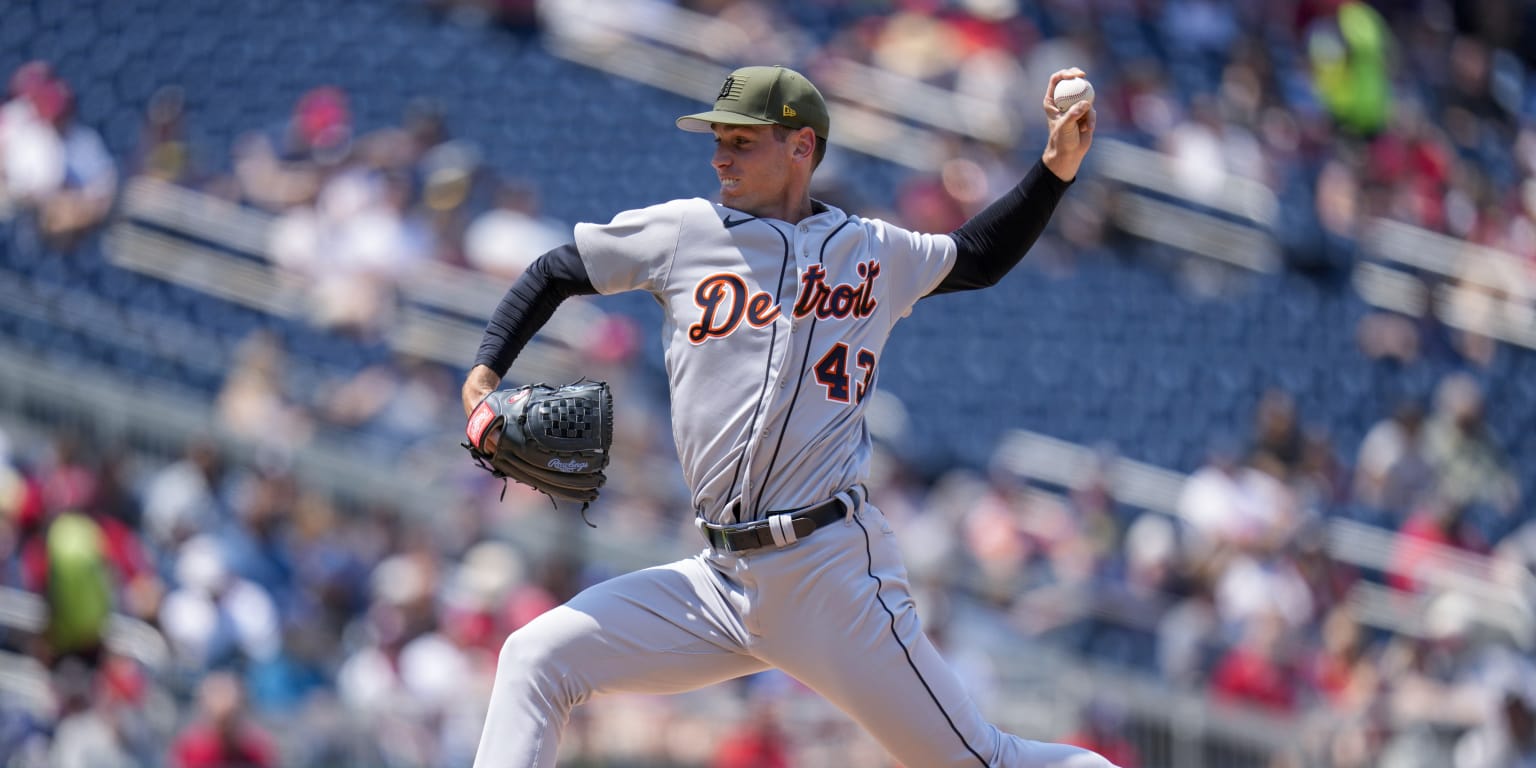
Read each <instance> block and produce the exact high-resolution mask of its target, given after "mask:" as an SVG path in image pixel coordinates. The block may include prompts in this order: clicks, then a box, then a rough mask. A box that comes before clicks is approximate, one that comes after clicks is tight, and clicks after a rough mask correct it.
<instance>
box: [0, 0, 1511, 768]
mask: <svg viewBox="0 0 1536 768" xmlns="http://www.w3.org/2000/svg"><path fill="white" fill-rule="evenodd" d="M748 63H754V64H755V63H783V64H787V65H790V66H794V67H796V68H798V69H800V70H801V71H803V72H805V73H807V74H808V75H809V76H810V77H811V78H812V79H813V80H814V81H815V82H817V83H818V84H819V85H820V86H821V88H822V90H823V91H824V92H825V93H826V95H827V96H828V98H829V101H830V102H831V104H832V107H833V126H834V130H833V148H832V151H831V153H830V154H829V156H828V159H827V162H826V163H825V164H824V165H823V167H822V169H821V171H820V172H819V173H818V185H817V189H816V190H815V194H816V195H817V196H818V197H820V198H821V199H824V200H826V201H828V202H829V203H832V204H834V205H838V206H840V207H843V208H844V209H846V210H849V211H852V212H858V213H861V214H863V215H866V216H870V217H883V218H887V219H890V220H892V221H895V222H897V223H899V224H902V225H904V226H906V227H909V228H913V229H918V230H924V231H949V230H950V229H952V228H954V227H955V226H957V225H958V224H960V223H961V222H962V221H964V220H965V219H966V218H967V217H968V216H969V215H971V214H972V213H974V212H975V211H977V210H979V208H980V207H981V206H984V205H985V204H986V203H987V202H989V201H990V200H991V199H993V198H994V197H995V196H997V195H999V194H1001V193H1002V192H1004V191H1005V190H1007V189H1008V188H1009V187H1010V186H1011V185H1012V184H1013V183H1014V182H1015V181H1016V180H1017V179H1018V178H1019V177H1020V175H1021V174H1022V172H1023V171H1024V169H1026V168H1027V167H1028V166H1029V165H1030V164H1031V163H1032V162H1033V161H1034V160H1035V159H1036V158H1037V157H1038V155H1039V151H1040V148H1041V146H1042V145H1043V141H1044V130H1043V129H1044V121H1043V118H1042V116H1041V114H1040V111H1039V100H1040V98H1041V92H1042V91H1043V89H1044V84H1045V82H1046V80H1047V78H1048V76H1049V73H1050V72H1051V71H1053V70H1055V69H1057V68H1059V67H1063V66H1081V67H1083V68H1084V69H1085V70H1086V71H1087V72H1088V73H1089V75H1090V77H1091V78H1092V80H1093V82H1094V84H1095V86H1096V88H1097V92H1098V102H1097V109H1098V115H1099V128H1098V135H1097V138H1096V141H1095V145H1094V149H1093V151H1092V154H1091V155H1090V165H1089V166H1088V168H1087V169H1086V170H1085V172H1084V173H1083V174H1082V176H1080V177H1079V179H1078V181H1077V182H1076V184H1075V185H1074V187H1073V189H1072V190H1071V192H1070V194H1069V195H1068V196H1067V198H1066V199H1065V201H1064V202H1063V203H1062V205H1061V207H1060V209H1059V210H1058V211H1057V213H1056V216H1055V219H1054V221H1053V223H1052V226H1051V228H1050V229H1049V230H1048V232H1047V234H1046V235H1045V236H1044V237H1043V238H1042V239H1041V241H1040V242H1039V243H1038V244H1037V245H1036V246H1035V248H1034V250H1033V252H1032V253H1031V255H1030V256H1029V258H1028V259H1027V260H1026V262H1025V263H1024V264H1023V265H1021V266H1020V267H1019V268H1018V269H1016V270H1014V272H1013V273H1012V274H1010V275H1009V276H1008V278H1007V279H1006V280H1004V281H1003V282H1002V284H1000V285H999V286H997V287H995V288H993V289H990V290H987V291H983V292H980V293H973V294H961V295H951V296H944V297H937V298H934V299H931V300H927V301H924V302H922V303H920V304H919V305H918V307H917V309H916V310H915V312H914V313H913V315H912V317H911V318H910V319H908V320H907V321H906V322H904V323H903V324H902V325H901V326H900V327H899V329H898V330H897V332H896V334H895V336H894V337H893V338H892V339H891V342H890V345H889V347H888V349H887V352H886V354H885V363H884V365H882V372H883V373H882V385H883V386H882V389H883V392H882V394H881V396H880V398H879V399H878V400H876V401H875V402H874V403H873V404H872V407H871V420H872V421H871V424H872V431H873V433H874V436H875V440H876V449H877V455H876V462H875V473H876V477H875V478H874V479H873V482H872V487H873V489H874V490H873V497H874V500H875V501H876V502H877V503H878V504H879V505H880V506H881V508H882V509H884V510H885V511H886V513H887V514H888V515H889V516H890V517H891V518H892V519H893V521H894V522H895V525H896V526H897V527H898V529H899V533H900V536H901V540H902V541H903V543H904V545H905V547H906V548H907V557H908V562H909V566H910V569H911V574H912V578H913V583H914V586H915V588H916V590H917V592H918V594H919V600H920V610H921V611H922V612H923V615H924V617H925V621H926V624H927V628H928V631H929V632H930V633H931V634H932V635H933V636H934V638H935V641H936V642H937V643H938V644H939V645H940V647H941V648H942V649H943V650H944V652H945V654H946V655H947V656H948V657H949V658H950V660H951V662H952V663H953V664H954V666H955V667H956V669H957V671H958V672H959V674H960V675H961V676H962V677H963V678H964V679H965V680H966V681H967V684H968V686H969V687H970V689H971V690H972V691H974V695H975V697H976V699H977V701H978V702H979V703H980V704H981V706H982V707H983V709H984V710H985V711H986V712H987V714H988V715H989V716H990V717H991V718H993V719H994V720H995V721H996V722H997V723H999V724H1000V725H1001V726H1003V727H1005V728H1007V729H1009V730H1012V731H1014V732H1017V733H1020V734H1022V735H1025V736H1028V737H1031V738H1040V739H1050V740H1066V741H1073V742H1075V743H1079V744H1083V745H1086V746H1090V747H1093V748H1096V749H1099V750H1101V751H1102V752H1103V753H1104V754H1105V755H1106V756H1108V757H1110V758H1111V759H1112V760H1114V761H1115V762H1117V763H1118V764H1119V765H1121V766H1123V768H1161V767H1168V766H1178V767H1179V768H1218V767H1220V768H1248V767H1253V768H1310V767H1313V766H1317V767H1320V768H1321V767H1338V768H1355V767H1363V766H1383V767H1390V768H1414V767H1423V768H1446V767H1447V766H1450V767H1451V768H1511V767H1514V766H1531V765H1536V720H1533V714H1532V712H1533V710H1536V663H1533V655H1532V651H1533V641H1536V629H1533V627H1536V524H1533V515H1532V508H1533V506H1532V500H1531V496H1532V494H1533V493H1536V438H1533V437H1532V434H1533V432H1536V305H1533V301H1536V272H1533V269H1536V87H1533V83H1532V77H1533V74H1536V70H1533V66H1536V6H1533V5H1532V4H1530V3H1519V2H1497V1H1489V2H1480V1H1478V0H1467V1H1466V2H1456V3H1450V2H1443V1H1441V0H1379V1H1378V2H1372V3H1362V2H1338V0H1240V1H1239V2H1230V3H1229V2H1216V1H1215V0H1093V1H1092V2H1064V1H1062V0H1041V1H1040V2H1031V3H1026V2H1019V1H1017V0H847V1H846V2H838V1H836V0H789V1H786V2H758V1H756V0H678V2H673V3H669V2H663V1H660V0H625V1H620V0H546V1H545V2H535V1H534V0H248V1H247V2H239V3H227V2H218V1H217V0H180V1H179V2H168V1H166V0H10V1H9V2H6V3H3V4H0V76H3V77H5V78H6V80H5V81H4V87H5V88H6V91H5V93H4V96H3V102H4V103H3V106H0V436H3V438H0V554H3V560H0V563H3V570H0V765H4V766H6V767H7V768H11V767H14V766H70V767H73V766H82V767H83V766H90V767H92V768H95V767H99V766H108V767H113V768H115V767H117V766H159V765H171V766H187V767H212V766H226V765H245V766H279V765H281V766H434V767H435V766H462V765H468V764H469V762H470V760H471V758H472V755H473V751H474V748H475V745H476V740H477V738H478V735H479V731H480V726H481V722H482V717H483V711H484V705H485V699H486V696H487V694H488V687H489V685H490V681H491V670H492V667H493V664H494V660H495V653H496V650H497V648H498V647H499V644H500V642H501V640H502V638H503V637H504V636H505V635H506V634H507V633H508V632H510V631H511V630H513V629H515V628H516V627H518V626H521V625H522V624H523V623H525V622H527V621H528V620H529V619H530V618H532V617H533V616H536V615H538V614H539V613H540V612H542V611H543V610H546V609H547V608H549V607H551V606H553V605H555V604H558V603H559V602H560V601H563V600H564V599H566V598H568V597H569V596H571V595H572V594H574V593H575V591H577V590H579V589H581V588H582V587H583V586H586V585H588V584H591V583H593V582H595V581H597V580H600V579H603V578H606V577H609V576H612V575H615V574H617V573H620V572H623V571H625V570H628V569H631V568H633V567H638V566H643V565H648V564H653V563H657V562H661V561H664V560H670V559H674V558H677V557H681V556H686V555H687V554H689V553H691V552H694V551H696V550H697V549H698V548H699V546H700V541H699V540H698V539H697V534H696V532H695V531H694V529H693V527H692V525H691V520H690V517H691V515H690V514H689V513H688V511H687V506H688V505H687V493H686V489H684V488H683V487H681V482H680V479H679V478H680V474H679V472H678V469H677V466H676V457H675V454H674V449H673V447H672V444H671V440H670V434H671V433H670V428H669V416H668V407H669V406H668V403H667V401H666V385H665V381H664V378H663V375H662V369H661V354H660V352H661V350H660V343H659V341H658V339H657V336H656V331H655V330H654V329H655V328H656V326H657V323H658V322H659V319H660V316H659V312H658V311H657V309H656V307H655V306H654V304H653V303H652V302H651V301H649V300H648V299H647V298H645V297H642V296H623V297H603V298H596V299H584V300H573V301H570V302H567V303H566V304H565V305H563V306H562V308H561V309H560V311H559V312H558V313H557V314H556V316H555V318H554V320H553V321H552V322H551V324H550V325H549V326H548V328H547V329H546V331H545V332H544V334H542V335H541V336H540V338H539V339H538V340H536V342H535V343H534V344H533V345H532V346H531V347H530V348H529V350H528V351H527V353H525V355H524V356H523V357H522V358H521V359H520V360H519V361H518V363H517V364H516V365H515V366H514V368H513V369H512V372H511V374H510V375H509V377H508V380H509V381H511V382H514V383H522V382H528V381H550V382H559V381H563V380H568V379H572V378H575V377H576V376H578V375H587V376H591V377H594V378H603V379H607V380H609V381H610V382H611V383H612V385H613V387H614V390H615V394H616V397H617V401H618V412H619V421H618V428H619V433H620V434H619V435H618V438H617V444H616V446H617V447H616V451H615V453H616V459H615V464H614V467H613V468H612V471H611V473H610V480H609V483H608V486H607V488H606V489H605V491H604V495H603V499H602V500H601V501H600V502H599V503H598V504H597V505H596V506H595V507H593V508H592V509H591V510H590V512H589V513H588V514H589V516H590V517H591V519H592V521H593V522H594V523H596V524H597V526H598V527H597V529H596V530H591V529H588V528H587V527H586V526H585V525H584V524H583V523H582V522H581V519H580V518H579V517H578V516H577V514H576V510H574V509H554V508H552V507H551V505H550V503H549V502H548V500H547V499H545V498H543V497H541V496H537V495H536V494H533V493H531V492H529V491H528V490H527V489H525V488H522V487H520V486H516V485H513V486H512V487H509V488H507V489H506V490H505V499H504V500H503V499H501V498H500V497H501V494H502V492H503V488H502V485H501V483H499V482H494V481H493V480H492V479H491V478H490V477H489V476H488V475H486V474H484V473H483V472H481V471H480V470H478V469H476V468H474V467H473V466H471V464H470V462H469V461H467V459H466V457H465V456H464V454H463V453H462V451H461V449H460V448H459V447H458V446H457V442H458V440H459V437H458V436H459V435H460V434H461V432H462V423H463V413H462V409H461V407H460V404H459V395H458V390H459V383H460V381H461V380H462V376H463V374H464V372H465V368H466V366H467V365H468V363H469V362H470V361H471V360H472V358H473V353H474V350H475V348H476V345H477V343H478V339H479V336H480V331H481V329H482V328H483V326H484V322H485V320H486V318H487V317H488V315H489V313H490V311H491V310H492V308H493V307H494V306H495V304H496V302H497V301H498V300H499V298H500V297H501V295H502V293H503V292H504V291H505V289H506V287H507V286H508V285H509V284H510V282H511V281H512V280H514V279H515V278H516V276H517V275H518V274H519V273H520V272H521V270H522V269H523V268H524V267H525V266H526V265H527V264H528V263H529V261H530V260H532V259H533V258H534V257H536V256H537V255H538V254H540V253H542V252H543V251H544V250H546V249H548V248H549V247H551V246H553V245H556V244H559V243H561V242H565V241H567V240H569V239H570V237H571V226H572V224H574V223H575V222H578V221H607V220H608V219H609V218H610V217H611V216H612V215H613V214H614V213H616V212H617V211H620V210H623V209H626V208H632V207H639V206H644V205H648V204H651V203H654V202H659V201H662V200H665V199H669V198H672V197H680V196H706V197H707V196H710V195H711V194H713V193H714V189H715V184H714V179H713V174H712V172H711V170H710V169H709V167H708V156H709V155H708V153H709V152H710V145H709V143H708V141H709V140H708V139H707V138H704V137H700V136H696V135H692V134H686V133H683V132H680V131H677V130H675V129H674V128H673V125H672V120H673V118H674V117H675V116H676V115H678V114H683V113H684V112H687V111H693V110H695V109H697V108H698V105H699V104H700V103H705V102H708V101H709V100H710V99H712V98H713V96H714V93H715V90H716V89H717V88H718V84H719V82H720V80H721V78H722V77H723V76H724V74H725V73H726V72H727V71H729V70H730V69H731V68H733V67H735V66H737V65H741V64H748ZM569 734H570V735H569V738H568V739H567V743H566V744H565V746H564V748H563V751H562V757H563V759H564V761H565V764H569V765H573V766H575V765H580V766H648V767H652V768H660V767H662V766H674V767H681V766H691V767H701V766H708V767H709V768H781V767H783V766H810V767H816V766H828V767H830V766H840V767H841V766H869V767H884V766H888V765H889V761H888V760H887V759H886V758H884V756H883V755H882V753H881V751H880V750H879V748H878V747H877V746H876V745H874V744H873V743H871V742H870V741H869V740H868V739H867V737H864V736H863V735H862V734H861V733H860V731H859V730H858V729H857V728H856V727H854V726H853V725H852V724H851V723H850V722H849V721H847V720H846V718H844V717H842V716H841V715H840V714H838V713H837V712H835V711H833V710H831V709H830V707H828V706H827V705H826V704H825V703H824V702H822V701H821V700H820V699H819V698H817V697H816V696H815V695H813V694H811V693H810V692H809V691H807V690H806V689H805V688H804V687H803V686H801V685H799V684H798V683H797V682H796V681H794V680H792V679H789V678H787V677H784V676H782V675H779V674H777V673H765V674H763V675H758V676H754V677H751V678H747V679H744V680H741V681H736V682H734V683H730V684H726V685H721V686H718V687H715V688H711V689H707V690H704V691H700V692H697V693H694V694H688V695H683V696H674V697H666V698H647V697H611V698H606V699H600V700H598V701H596V702H593V703H592V704H590V705H588V706H585V707H583V708H581V709H579V710H578V711H577V713H576V715H575V720H574V722H573V726H572V728H571V729H570V731H569ZM912 768H918V767H915V766H914V767H912Z"/></svg>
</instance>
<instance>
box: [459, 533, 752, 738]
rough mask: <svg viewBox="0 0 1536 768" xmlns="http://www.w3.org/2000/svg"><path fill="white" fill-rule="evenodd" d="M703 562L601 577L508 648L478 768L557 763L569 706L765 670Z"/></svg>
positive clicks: (509, 642)
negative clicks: (748, 650) (749, 651)
mask: <svg viewBox="0 0 1536 768" xmlns="http://www.w3.org/2000/svg"><path fill="white" fill-rule="evenodd" d="M713 580H714V574H713V571H712V570H711V569H710V568H709V566H707V565H704V564H703V563H702V562H700V561H699V560H697V559H691V560H683V561H680V562H677V563H672V564H670V565H665V566H658V567H656V568H648V569H646V570H643V571H636V572H634V573H630V574H627V575H624V576H620V577H618V578H616V579H612V580H610V581H606V582H603V583H601V584H598V585H596V586H593V587H592V588H590V589H587V590H585V591H583V592H582V593H581V594H579V595H577V596H576V597H574V598H572V599H571V601H570V602H569V603H566V604H565V605H562V606H560V607H558V608H555V609H554V610H551V611H549V612H548V613H545V614H544V615H542V616H540V617H538V618H536V619H534V620H533V621H531V622H529V623H528V624H527V625H526V626H524V627H522V628H521V629H519V630H518V631H516V632H514V633H512V635H511V636H510V637H508V638H507V641H506V643H505V644H504V645H503V646H502V651H501V656H500V658H499V659H498V662H497V666H496V680H495V683H494V685H493V687H492V690H491V701H490V707H489V709H488V711H487V713H486V719H485V727H484V731H483V732H482V734H481V737H480V746H479V749H478V751H477V752H476V754H475V768H525V767H526V766H538V767H539V768H548V767H550V766H554V765H555V759H556V753H557V751H558V749H559V744H560V737H561V734H562V732H563V731H564V728H565V725H566V723H567V722H568V720H569V718H570V713H571V710H572V709H574V708H575V707H576V706H577V705H579V704H581V703H583V702H585V701H587V700H588V699H590V698H592V697H593V696H595V695H598V694H603V693H617V692H629V693H678V692H682V691H688V690H693V689H696V688H700V687H703V686H705V685H709V684H712V683H716V682H719V681H722V680H728V679H731V678H735V677H740V676H742V675H747V674H751V673H754V672H759V671H762V670H763V669H765V668H766V665H765V664H764V663H763V662H762V661H759V660H758V659H756V658H753V657H751V656H747V655H744V654H742V653H740V648H741V642H742V639H743V638H744V636H745V635H744V631H743V630H742V629H741V627H740V624H739V620H738V619H737V617H736V614H735V612H734V611H732V610H731V609H730V607H729V605H728V604H727V603H726V601H725V599H724V598H723V597H722V596H721V595H720V593H719V591H718V590H717V589H716V588H715V586H714V583H713Z"/></svg>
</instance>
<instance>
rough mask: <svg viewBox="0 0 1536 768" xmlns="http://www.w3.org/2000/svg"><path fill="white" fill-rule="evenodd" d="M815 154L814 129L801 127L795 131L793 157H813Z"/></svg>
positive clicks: (807, 158) (808, 158)
mask: <svg viewBox="0 0 1536 768" xmlns="http://www.w3.org/2000/svg"><path fill="white" fill-rule="evenodd" d="M815 156H816V129H815V128H810V127H806V128H801V129H800V130H798V131H795V157H797V158H805V159H806V160H810V159H813V158H814V157H815Z"/></svg>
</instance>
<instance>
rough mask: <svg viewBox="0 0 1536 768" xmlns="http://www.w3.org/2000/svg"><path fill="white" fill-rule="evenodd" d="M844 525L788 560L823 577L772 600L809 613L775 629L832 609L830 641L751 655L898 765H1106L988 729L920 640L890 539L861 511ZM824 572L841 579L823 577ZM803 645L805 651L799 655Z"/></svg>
mask: <svg viewBox="0 0 1536 768" xmlns="http://www.w3.org/2000/svg"><path fill="white" fill-rule="evenodd" d="M852 523H853V524H852V525H850V526H847V527H846V528H845V527H841V526H838V527H834V528H828V529H824V530H825V531H826V532H827V533H831V534H832V535H831V536H827V537H821V535H820V532H818V534H817V536H816V537H812V539H810V540H808V541H806V542H804V543H803V544H802V545H801V546H805V545H809V546H811V547H818V548H824V549H825V551H824V552H822V551H818V552H815V553H812V554H805V553H802V554H801V555H799V556H798V558H797V560H799V561H804V562H809V563H814V564H816V565H815V567H816V569H817V570H818V571H819V572H821V573H822V574H823V577H822V578H819V579H815V580H813V581H811V582H810V583H812V584H814V587H813V588H807V589H806V590H805V591H804V592H802V593H801V594H798V595H796V596H794V597H793V598H791V599H789V600H785V601H782V602H781V603H780V606H781V609H782V610H786V611H796V610H800V609H801V607H802V606H803V607H804V610H806V611H808V612H809V614H810V615H804V616H799V617H796V618H795V620H793V621H790V620H788V619H789V617H787V616H786V617H780V618H781V619H782V620H783V623H782V624H780V625H781V626H792V627H813V626H817V625H818V624H821V625H826V624H827V622H828V621H829V617H827V616H820V617H819V619H818V617H817V616H816V614H820V613H826V612H829V611H831V610H834V609H835V610H836V611H837V612H838V613H839V614H841V615H840V616H839V617H837V618H836V619H835V622H836V623H835V624H832V626H836V627H837V629H836V630H835V637H833V636H829V637H826V638H821V640H820V641H819V642H817V641H810V640H808V639H806V638H804V637H788V636H775V637H773V638H769V639H766V640H767V641H766V642H760V643H759V645H758V648H757V653H758V655H760V656H764V657H765V658H767V659H768V660H769V661H771V662H773V663H775V664H776V665H778V666H779V667H780V668H781V669H783V670H784V671H785V672H787V673H788V674H790V675H792V676H794V677H796V678H797V679H799V680H800V681H801V682H804V683H805V684H806V685H808V686H810V687H811V688H813V689H815V690H816V691H817V692H818V693H820V694H821V695H823V696H825V697H826V698H827V699H828V700H829V701H831V702H832V703H833V704H835V705H837V706H838V707H839V708H840V709H842V710H843V711H844V712H846V713H848V715H849V716H850V717H852V718H853V719H854V720H856V721H858V723H859V724H860V725H861V726H863V727H864V728H865V729H866V730H868V731H869V733H870V734H871V735H872V736H874V737H875V739H877V740H878V741H879V742H880V743H881V745H882V746H883V747H885V749H886V750H887V751H889V752H890V754H891V756H892V757H893V758H895V759H896V761H898V762H899V763H901V764H902V765H910V766H922V767H923V768H942V767H944V766H956V767H959V766H966V767H967V768H982V767H990V768H1114V766H1113V765H1112V764H1111V763H1110V762H1109V761H1107V760H1105V759H1104V758H1103V757H1101V756H1099V755H1098V754H1095V753H1093V752H1091V751H1088V750H1085V749H1081V748H1078V747H1073V746H1068V745H1064V744H1051V743H1046V742H1038V741H1030V740H1027V739H1022V738H1019V737H1017V736H1014V735H1011V734H1008V733H1004V732H1002V731H1000V730H999V729H998V728H997V727H995V726H993V725H992V724H990V723H988V722H987V721H986V720H985V719H984V718H983V717H982V716H981V713H980V710H978V709H977V707H976V705H975V703H974V702H973V701H972V700H971V698H970V697H969V696H968V695H967V694H966V693H965V691H964V689H963V688H962V686H961V683H960V681H959V679H958V678H957V677H956V676H955V674H954V673H953V672H952V671H951V670H950V668H949V666H948V664H947V663H945V661H944V660H943V658H942V657H940V656H939V654H938V652H937V651H936V650H935V649H934V647H933V645H932V643H930V642H929V640H928V638H927V636H926V635H924V634H923V633H922V630H921V624H920V622H919V620H918V617H917V612H916V610H915V609H914V607H913V602H912V598H911V594H910V590H909V588H908V584H907V575H906V569H905V567H904V566H903V565H902V563H901V558H900V553H899V550H898V548H897V545H896V542H895V537H894V535H893V534H891V533H890V532H889V528H888V527H887V526H886V525H885V522H884V519H883V517H882V516H881V515H880V513H879V511H878V510H876V509H874V508H873V507H869V506H866V507H865V510H864V511H863V512H861V513H860V514H858V515H856V516H855V517H854V518H853V519H852ZM834 531H835V532H834ZM817 538H822V539H823V540H822V541H817ZM834 539H835V540H834ZM789 553H790V552H789V551H788V550H786V551H785V552H784V553H783V554H786V555H787V554H789ZM786 562H792V561H788V560H786ZM762 565H763V564H761V563H760V564H759V565H758V567H759V568H761V567H762ZM832 569H836V571H838V572H839V573H841V574H843V578H840V579H829V578H826V576H825V574H826V573H827V572H828V571H829V570H832ZM839 582H841V586H839V587H836V588H834V587H833V585H834V584H836V583H839ZM842 590H846V592H842ZM833 591H837V592H839V594H830V593H831V592H833ZM800 631H803V630H800ZM807 642H812V643H813V647H814V649H815V650H814V651H813V652H806V643H807Z"/></svg>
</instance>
